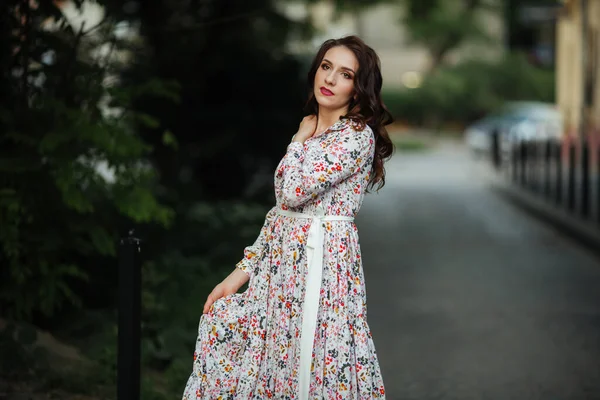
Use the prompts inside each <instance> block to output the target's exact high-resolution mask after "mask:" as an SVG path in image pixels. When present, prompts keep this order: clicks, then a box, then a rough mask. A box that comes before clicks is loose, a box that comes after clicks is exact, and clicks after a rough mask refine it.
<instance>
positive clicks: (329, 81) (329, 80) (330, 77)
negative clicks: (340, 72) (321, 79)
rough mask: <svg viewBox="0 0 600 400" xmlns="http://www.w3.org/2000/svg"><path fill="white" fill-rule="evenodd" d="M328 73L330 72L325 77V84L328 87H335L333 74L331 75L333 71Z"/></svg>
mask: <svg viewBox="0 0 600 400" xmlns="http://www.w3.org/2000/svg"><path fill="white" fill-rule="evenodd" d="M330 71H331V72H329V73H328V74H327V75H325V83H327V84H328V85H335V74H334V73H333V70H330Z"/></svg>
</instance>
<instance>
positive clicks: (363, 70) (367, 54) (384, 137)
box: [304, 36, 394, 192]
mask: <svg viewBox="0 0 600 400" xmlns="http://www.w3.org/2000/svg"><path fill="white" fill-rule="evenodd" d="M338 46H344V47H346V48H348V49H349V50H351V51H352V52H353V53H354V56H355V57H356V59H357V60H358V70H357V71H356V74H355V76H354V91H355V93H356V96H353V97H352V100H351V101H350V104H349V106H348V113H347V114H346V115H342V116H341V118H349V119H352V120H353V121H356V122H357V123H358V124H359V125H361V129H364V127H365V124H366V125H368V126H370V127H371V130H373V134H374V135H375V157H374V158H373V165H372V173H371V177H370V178H369V184H368V185H367V192H368V191H369V190H368V189H372V188H373V187H374V186H375V184H378V186H377V189H376V190H377V191H379V189H381V188H382V187H383V186H384V185H385V168H384V166H383V164H384V162H385V161H387V160H388V159H389V158H390V157H391V156H392V154H393V153H394V144H393V143H392V141H391V139H390V136H389V134H388V132H387V129H386V128H385V126H386V125H389V124H391V123H392V122H394V118H393V117H392V114H391V113H390V112H389V111H388V109H387V108H386V106H385V104H383V101H382V100H381V86H382V85H383V78H382V76H381V62H380V61H379V57H378V56H377V53H375V51H374V50H373V49H372V48H371V47H369V46H368V45H367V44H366V43H365V42H363V40H362V39H360V38H359V37H357V36H345V37H343V38H340V39H329V40H327V41H325V42H324V43H323V44H322V45H321V48H320V49H319V51H318V52H317V55H316V56H315V58H314V60H313V62H312V65H311V67H310V70H309V72H308V86H309V89H310V90H309V95H308V100H307V102H306V105H305V107H304V111H305V112H306V113H307V114H314V115H318V112H319V103H317V100H316V99H315V94H314V89H313V87H314V83H315V75H316V74H317V69H318V68H319V67H320V66H321V63H322V62H323V57H325V53H327V51H328V50H329V49H331V48H333V47H338Z"/></svg>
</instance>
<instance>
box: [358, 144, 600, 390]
mask: <svg viewBox="0 0 600 400" xmlns="http://www.w3.org/2000/svg"><path fill="white" fill-rule="evenodd" d="M387 171H388V173H387V183H386V186H385V187H384V189H383V190H382V191H381V192H380V194H372V195H368V196H367V198H366V200H365V203H364V205H363V208H362V210H361V212H360V214H359V217H358V219H357V225H358V228H359V235H360V241H361V246H362V252H363V262H364V269H365V275H366V283H367V305H368V322H369V325H370V326H371V330H372V333H373V337H374V340H375V346H376V348H377V352H378V356H379V360H380V364H381V367H382V372H383V377H384V382H385V385H386V389H387V393H388V399H391V400H395V399H401V400H412V399H420V400H429V399H432V400H433V399H457V400H469V399H486V400H487V399H489V400H495V399H498V400H510V399H515V400H521V399H522V400H525V399H540V400H542V399H543V400H567V399H568V400H578V399H586V400H587V399H600V260H598V258H597V257H595V256H594V255H592V254H590V253H588V252H587V251H586V250H584V249H583V248H581V247H580V246H579V245H577V244H576V243H574V242H573V241H571V240H570V239H568V238H566V237H564V236H563V235H561V234H560V233H559V232H557V231H555V230H553V229H552V228H550V227H549V226H547V225H545V224H544V223H542V222H540V221H538V220H536V219H534V218H532V217H530V216H529V215H528V214H526V213H525V212H523V211H521V210H520V209H518V208H515V206H514V205H512V204H510V203H508V202H507V201H506V200H504V199H503V198H501V197H499V196H498V195H496V194H495V193H494V192H492V191H491V190H490V189H489V188H488V186H487V184H486V178H485V174H484V173H482V172H481V166H479V165H478V164H476V163H474V162H473V161H471V159H470V157H469V156H468V154H467V153H466V151H465V150H464V148H462V147H461V146H460V145H456V144H445V145H440V146H439V147H438V148H437V149H435V150H433V151H430V152H425V153H418V152H417V153H397V154H396V156H395V157H394V158H393V159H392V161H390V162H389V163H388V164H387Z"/></svg>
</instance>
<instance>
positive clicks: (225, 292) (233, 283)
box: [202, 268, 250, 314]
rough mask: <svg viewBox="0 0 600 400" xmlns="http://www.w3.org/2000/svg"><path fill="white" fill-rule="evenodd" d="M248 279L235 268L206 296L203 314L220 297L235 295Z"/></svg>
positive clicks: (242, 272) (246, 275)
mask: <svg viewBox="0 0 600 400" xmlns="http://www.w3.org/2000/svg"><path fill="white" fill-rule="evenodd" d="M248 279H250V277H249V276H248V274H246V273H245V272H244V271H242V270H241V269H239V268H236V269H235V270H234V271H233V272H232V273H231V274H229V276H228V277H227V278H225V279H224V280H223V282H221V283H219V284H218V285H217V286H215V288H214V289H213V291H212V292H210V294H209V295H208V298H207V299H206V302H205V303H204V310H203V311H202V313H203V314H206V313H207V312H208V310H210V307H211V306H212V305H213V303H214V302H215V301H217V300H218V299H220V298H221V297H225V296H229V295H230V294H233V293H236V292H237V291H238V290H239V288H241V287H242V286H243V285H244V283H246V282H248Z"/></svg>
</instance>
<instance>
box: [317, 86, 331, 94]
mask: <svg viewBox="0 0 600 400" xmlns="http://www.w3.org/2000/svg"><path fill="white" fill-rule="evenodd" d="M320 90H321V94H322V95H323V96H333V92H332V91H331V90H329V89H327V88H326V87H324V86H321V88H320Z"/></svg>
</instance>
